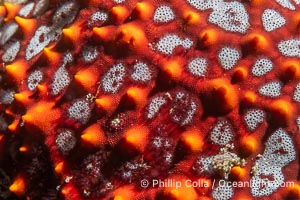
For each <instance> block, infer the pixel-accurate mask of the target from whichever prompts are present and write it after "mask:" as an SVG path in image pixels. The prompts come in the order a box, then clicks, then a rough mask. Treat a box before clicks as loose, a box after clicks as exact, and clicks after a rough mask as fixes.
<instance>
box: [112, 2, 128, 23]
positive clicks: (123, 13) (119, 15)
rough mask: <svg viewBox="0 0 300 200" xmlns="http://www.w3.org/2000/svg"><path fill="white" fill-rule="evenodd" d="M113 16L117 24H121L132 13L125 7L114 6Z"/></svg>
mask: <svg viewBox="0 0 300 200" xmlns="http://www.w3.org/2000/svg"><path fill="white" fill-rule="evenodd" d="M111 15H112V17H113V19H114V20H115V22H116V23H117V24H121V23H123V22H124V21H125V19H126V18H127V17H128V16H129V15H130V12H129V10H128V9H127V8H126V7H125V6H114V7H113V8H112V9H111Z"/></svg>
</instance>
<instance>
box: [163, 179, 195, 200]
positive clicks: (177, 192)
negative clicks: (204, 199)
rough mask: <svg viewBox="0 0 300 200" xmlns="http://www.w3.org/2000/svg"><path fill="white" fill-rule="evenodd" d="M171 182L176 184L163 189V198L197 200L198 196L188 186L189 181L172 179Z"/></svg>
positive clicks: (192, 188)
mask: <svg viewBox="0 0 300 200" xmlns="http://www.w3.org/2000/svg"><path fill="white" fill-rule="evenodd" d="M171 180H172V181H173V182H174V183H176V184H174V185H171V186H169V187H165V188H163V198H165V199H176V200H185V199H197V197H198V195H197V193H196V191H195V189H194V187H192V186H191V185H190V184H191V181H190V180H188V179H186V178H181V177H178V178H177V177H174V178H172V179H171Z"/></svg>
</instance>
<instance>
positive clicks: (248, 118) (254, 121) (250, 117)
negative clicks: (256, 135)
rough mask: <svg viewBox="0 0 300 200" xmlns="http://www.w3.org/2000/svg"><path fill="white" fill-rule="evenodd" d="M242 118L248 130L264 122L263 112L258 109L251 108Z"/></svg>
mask: <svg viewBox="0 0 300 200" xmlns="http://www.w3.org/2000/svg"><path fill="white" fill-rule="evenodd" d="M244 120H245V122H246V125H247V128H248V129H249V130H250V131H254V130H255V129H256V128H257V127H258V126H259V125H260V124H261V123H263V122H264V120H265V112H264V111H263V110H260V109H251V110H249V111H248V112H247V113H246V115H245V117H244Z"/></svg>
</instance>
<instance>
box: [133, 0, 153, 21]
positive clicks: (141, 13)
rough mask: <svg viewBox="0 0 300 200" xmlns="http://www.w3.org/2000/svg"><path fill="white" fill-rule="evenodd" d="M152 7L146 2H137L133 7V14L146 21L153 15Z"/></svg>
mask: <svg viewBox="0 0 300 200" xmlns="http://www.w3.org/2000/svg"><path fill="white" fill-rule="evenodd" d="M153 11H154V8H153V5H151V4H150V3H148V2H138V3H137V4H136V6H135V12H136V15H137V17H138V18H139V19H141V20H147V19H150V18H151V17H152V15H153Z"/></svg>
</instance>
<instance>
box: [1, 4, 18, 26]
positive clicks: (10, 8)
mask: <svg viewBox="0 0 300 200" xmlns="http://www.w3.org/2000/svg"><path fill="white" fill-rule="evenodd" d="M3 4H4V7H5V8H6V12H7V15H6V17H5V19H4V21H5V22H7V21H9V20H11V19H13V18H14V17H15V16H16V15H17V14H18V12H19V10H20V8H21V5H17V4H12V3H8V2H4V3H3Z"/></svg>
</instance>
